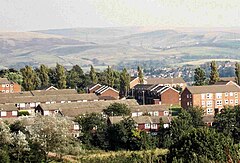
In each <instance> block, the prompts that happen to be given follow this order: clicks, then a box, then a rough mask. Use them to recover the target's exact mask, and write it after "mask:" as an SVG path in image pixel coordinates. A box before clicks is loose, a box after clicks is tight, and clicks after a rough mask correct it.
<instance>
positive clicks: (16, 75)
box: [3, 72, 23, 85]
mask: <svg viewBox="0 0 240 163" xmlns="http://www.w3.org/2000/svg"><path fill="white" fill-rule="evenodd" d="M3 77H5V78H7V79H8V80H10V81H13V82H15V83H18V84H20V85H22V82H23V76H22V74H21V73H20V72H8V73H6V74H5V75H4V76H3Z"/></svg>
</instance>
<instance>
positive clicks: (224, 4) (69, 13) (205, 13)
mask: <svg viewBox="0 0 240 163" xmlns="http://www.w3.org/2000/svg"><path fill="white" fill-rule="evenodd" d="M123 26H146V27H148V26H151V27H161V28H170V27H171V28H172V27H207V28H211V27H240V2H239V0H0V30H4V31H33V30H46V29H62V28H78V27H123Z"/></svg>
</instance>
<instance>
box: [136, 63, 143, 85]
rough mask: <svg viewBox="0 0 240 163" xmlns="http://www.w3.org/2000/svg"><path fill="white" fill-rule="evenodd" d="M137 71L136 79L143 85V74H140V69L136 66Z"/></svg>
mask: <svg viewBox="0 0 240 163" xmlns="http://www.w3.org/2000/svg"><path fill="white" fill-rule="evenodd" d="M137 70H138V78H139V81H140V83H141V84H143V72H142V69H141V67H140V66H138V68H137Z"/></svg>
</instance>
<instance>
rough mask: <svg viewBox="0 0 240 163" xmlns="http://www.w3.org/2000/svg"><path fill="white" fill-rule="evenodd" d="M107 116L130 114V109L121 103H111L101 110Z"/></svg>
mask: <svg viewBox="0 0 240 163" xmlns="http://www.w3.org/2000/svg"><path fill="white" fill-rule="evenodd" d="M103 112H104V114H106V115H108V116H130V113H131V110H130V109H129V108H128V107H127V105H126V104H123V103H116V102H115V103H112V104H111V105H110V106H108V107H107V109H104V110H103Z"/></svg>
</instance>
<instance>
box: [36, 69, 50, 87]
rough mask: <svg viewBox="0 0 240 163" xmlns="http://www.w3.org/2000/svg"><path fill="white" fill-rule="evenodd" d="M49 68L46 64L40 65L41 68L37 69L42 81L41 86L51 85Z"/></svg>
mask: <svg viewBox="0 0 240 163" xmlns="http://www.w3.org/2000/svg"><path fill="white" fill-rule="evenodd" d="M48 73H49V68H48V67H47V66H45V65H44V64H41V65H40V68H39V69H37V74H38V77H39V79H40V81H41V87H48V86H49V76H48Z"/></svg>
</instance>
